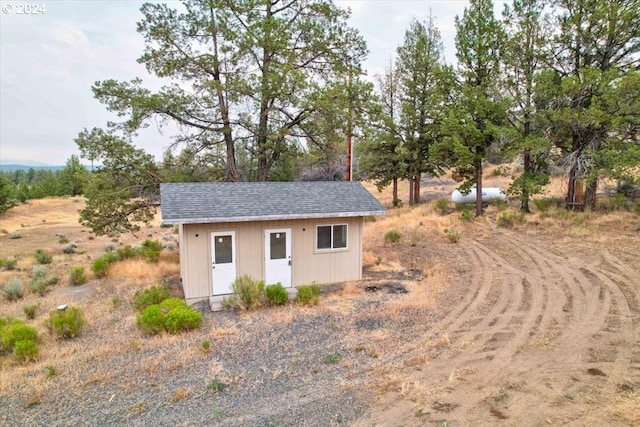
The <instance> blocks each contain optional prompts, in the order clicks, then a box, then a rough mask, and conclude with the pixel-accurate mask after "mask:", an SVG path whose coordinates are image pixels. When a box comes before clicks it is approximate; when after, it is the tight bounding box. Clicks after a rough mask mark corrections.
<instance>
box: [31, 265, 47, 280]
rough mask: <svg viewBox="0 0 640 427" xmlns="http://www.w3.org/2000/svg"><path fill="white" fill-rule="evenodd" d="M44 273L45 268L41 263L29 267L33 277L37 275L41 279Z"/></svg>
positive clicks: (45, 271) (45, 273)
mask: <svg viewBox="0 0 640 427" xmlns="http://www.w3.org/2000/svg"><path fill="white" fill-rule="evenodd" d="M46 275H47V270H46V269H45V268H44V266H43V265H34V266H33V268H32V269H31V276H33V277H39V278H41V279H44V278H45V276H46Z"/></svg>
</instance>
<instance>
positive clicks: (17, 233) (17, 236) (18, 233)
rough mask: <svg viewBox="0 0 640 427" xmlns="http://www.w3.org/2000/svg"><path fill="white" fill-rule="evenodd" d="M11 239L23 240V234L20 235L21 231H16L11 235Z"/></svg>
mask: <svg viewBox="0 0 640 427" xmlns="http://www.w3.org/2000/svg"><path fill="white" fill-rule="evenodd" d="M9 238H10V239H21V238H22V234H20V232H19V231H14V232H13V233H11V234H10V235H9Z"/></svg>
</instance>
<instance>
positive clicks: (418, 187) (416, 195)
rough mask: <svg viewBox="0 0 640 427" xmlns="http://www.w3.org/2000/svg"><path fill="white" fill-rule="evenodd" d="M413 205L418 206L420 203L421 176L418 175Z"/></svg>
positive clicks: (414, 186)
mask: <svg viewBox="0 0 640 427" xmlns="http://www.w3.org/2000/svg"><path fill="white" fill-rule="evenodd" d="M413 188H414V190H413V198H414V200H413V203H415V204H416V205H417V204H419V203H420V174H419V173H418V174H417V175H416V177H415V180H414V181H413Z"/></svg>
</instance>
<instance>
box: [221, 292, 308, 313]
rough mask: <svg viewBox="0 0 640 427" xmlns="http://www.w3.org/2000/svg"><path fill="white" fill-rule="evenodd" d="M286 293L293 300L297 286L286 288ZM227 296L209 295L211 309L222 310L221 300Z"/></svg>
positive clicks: (295, 296)
mask: <svg viewBox="0 0 640 427" xmlns="http://www.w3.org/2000/svg"><path fill="white" fill-rule="evenodd" d="M287 293H288V294H289V301H292V300H295V299H296V298H297V297H298V288H287ZM228 297H229V295H215V296H212V297H209V305H210V306H211V311H222V310H224V309H225V307H224V306H223V305H222V301H223V300H224V299H225V298H228Z"/></svg>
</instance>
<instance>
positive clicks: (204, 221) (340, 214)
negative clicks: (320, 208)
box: [162, 210, 386, 225]
mask: <svg viewBox="0 0 640 427" xmlns="http://www.w3.org/2000/svg"><path fill="white" fill-rule="evenodd" d="M385 213H386V211H385V210H375V211H363V212H331V213H324V212H323V213H313V214H308V213H307V214H290V215H256V216H234V217H205V218H163V219H162V222H163V223H164V224H170V225H178V224H214V223H220V222H249V221H276V220H293V219H322V218H347V217H358V216H380V215H384V214H385Z"/></svg>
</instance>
